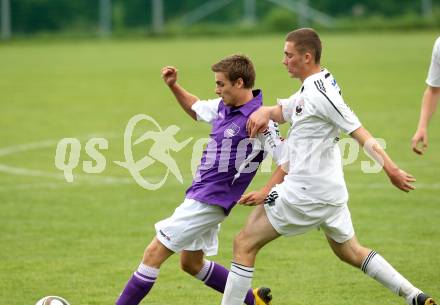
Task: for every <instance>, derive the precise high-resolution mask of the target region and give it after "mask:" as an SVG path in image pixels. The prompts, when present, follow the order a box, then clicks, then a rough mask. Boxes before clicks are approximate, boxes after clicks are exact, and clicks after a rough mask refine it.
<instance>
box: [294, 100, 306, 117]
mask: <svg viewBox="0 0 440 305" xmlns="http://www.w3.org/2000/svg"><path fill="white" fill-rule="evenodd" d="M303 109H304V100H299V101H298V103H297V105H296V108H295V114H296V116H299V115H301V114H302V112H303Z"/></svg>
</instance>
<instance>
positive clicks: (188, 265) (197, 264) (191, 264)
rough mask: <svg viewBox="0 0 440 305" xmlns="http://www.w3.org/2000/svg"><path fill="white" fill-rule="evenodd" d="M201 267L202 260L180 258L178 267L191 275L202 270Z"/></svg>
mask: <svg viewBox="0 0 440 305" xmlns="http://www.w3.org/2000/svg"><path fill="white" fill-rule="evenodd" d="M202 267H203V260H202V261H195V260H189V259H180V268H181V269H182V270H183V271H185V272H186V273H188V274H190V275H192V276H195V275H196V274H197V273H199V272H200V270H202Z"/></svg>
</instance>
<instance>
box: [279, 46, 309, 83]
mask: <svg viewBox="0 0 440 305" xmlns="http://www.w3.org/2000/svg"><path fill="white" fill-rule="evenodd" d="M305 60H306V56H305V54H301V53H299V52H298V51H297V50H296V48H295V43H294V42H292V41H286V42H285V44H284V58H283V64H284V65H285V66H286V68H287V71H288V72H289V74H290V76H292V77H293V78H302V75H303V74H304V70H305Z"/></svg>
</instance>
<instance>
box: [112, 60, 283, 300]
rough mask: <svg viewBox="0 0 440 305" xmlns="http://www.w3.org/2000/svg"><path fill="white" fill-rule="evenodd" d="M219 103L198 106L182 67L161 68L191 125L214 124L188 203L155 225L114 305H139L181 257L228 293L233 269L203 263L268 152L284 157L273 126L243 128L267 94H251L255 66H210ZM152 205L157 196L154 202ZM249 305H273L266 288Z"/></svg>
mask: <svg viewBox="0 0 440 305" xmlns="http://www.w3.org/2000/svg"><path fill="white" fill-rule="evenodd" d="M211 70H212V71H213V72H214V74H215V84H216V87H215V88H216V89H215V92H216V94H217V95H218V96H220V97H219V98H217V99H213V100H207V101H201V100H199V98H198V97H196V96H194V95H193V94H191V93H189V92H188V91H186V90H185V89H184V88H183V87H181V86H180V85H179V84H178V83H177V69H176V68H174V67H164V68H163V69H162V77H163V79H164V81H165V83H166V84H167V85H168V87H169V88H170V90H171V92H172V93H173V94H174V96H175V97H176V100H177V101H178V103H179V104H180V106H182V108H183V110H184V111H185V112H186V113H187V114H188V115H189V116H191V118H193V119H194V120H198V121H202V122H206V123H209V124H210V125H212V129H211V132H210V134H209V136H210V140H209V142H208V144H207V146H206V148H205V150H204V152H203V155H202V158H201V161H200V165H199V167H198V170H197V173H196V177H195V178H194V180H193V183H192V185H191V186H190V187H189V188H188V190H187V191H186V194H185V200H184V202H183V203H182V204H181V205H179V206H178V207H177V208H176V210H175V211H174V213H173V214H172V215H171V217H169V218H167V219H164V220H162V221H159V222H158V223H156V225H155V228H156V237H154V238H153V240H152V241H151V242H150V244H149V245H148V247H147V248H146V249H145V252H144V256H143V259H142V262H141V263H140V265H139V267H138V268H137V270H136V271H135V272H134V273H133V275H132V276H131V278H130V279H129V281H128V283H127V284H126V286H125V288H124V290H123V291H122V293H121V295H120V296H119V298H118V300H117V301H116V304H117V305H138V304H139V303H140V302H141V300H142V299H143V298H144V297H145V296H146V295H147V294H148V293H149V292H150V290H151V289H152V287H153V285H154V283H155V281H156V279H157V276H158V274H159V269H160V267H161V265H162V264H163V263H164V262H165V261H166V260H167V259H168V258H169V257H170V256H171V255H173V254H174V253H180V263H181V267H182V269H183V270H184V271H186V272H187V273H189V274H191V275H192V276H194V277H195V278H197V279H199V280H200V281H202V282H203V283H204V284H205V285H206V286H208V287H211V288H213V289H215V290H216V291H218V292H221V293H223V291H224V288H225V285H226V279H227V277H228V273H229V271H228V270H227V269H226V268H225V267H223V266H222V265H220V264H217V263H215V262H212V261H209V260H206V259H205V256H212V255H215V254H217V249H218V238H217V234H218V232H219V228H220V223H221V222H222V221H223V220H224V219H225V218H226V216H227V215H228V214H229V213H230V211H231V209H232V208H233V207H234V205H235V204H236V203H237V201H238V200H239V199H240V197H241V196H242V195H243V193H244V191H245V190H246V188H247V187H248V185H249V184H250V182H251V180H252V179H253V177H254V176H255V173H256V170H257V169H258V166H259V164H260V163H261V162H262V160H263V159H264V156H265V152H266V153H268V152H269V153H272V155H273V157H274V160H275V161H276V160H278V159H280V158H279V157H278V156H279V155H280V150H281V148H282V145H281V144H282V142H281V139H280V138H279V136H278V132H277V127H276V125H275V124H274V123H273V122H271V123H270V126H269V127H268V128H267V129H265V131H264V132H263V133H260V134H259V135H258V140H257V141H251V140H250V139H249V135H248V133H247V131H246V123H247V120H248V118H249V116H250V115H251V114H252V113H253V112H254V111H255V110H257V109H258V108H260V107H261V106H262V98H263V93H262V92H261V90H253V89H252V88H253V86H254V81H255V71H254V66H253V64H252V61H251V60H250V59H249V58H247V57H246V56H243V55H232V56H229V57H226V58H224V59H222V60H220V61H219V62H218V63H216V64H214V65H212V67H211ZM152 200H154V199H152ZM245 294H246V296H245V299H244V300H245V301H244V302H245V303H246V304H247V305H266V304H269V302H270V299H271V295H270V289H269V288H264V287H261V288H256V289H254V290H252V289H249V290H248V291H247V293H245Z"/></svg>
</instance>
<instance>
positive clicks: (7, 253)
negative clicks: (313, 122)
mask: <svg viewBox="0 0 440 305" xmlns="http://www.w3.org/2000/svg"><path fill="white" fill-rule="evenodd" d="M435 37H436V33H431V32H429V33H420V32H418V33H405V34H403V33H402V34H396V33H393V34H384V33H379V34H356V35H353V34H338V35H336V34H331V35H330V34H325V35H323V36H322V39H323V42H324V53H323V65H324V66H325V67H327V68H328V69H329V70H330V71H332V72H333V74H334V75H335V77H336V78H337V80H338V83H339V85H340V86H341V87H342V90H343V94H344V97H345V100H346V102H347V103H348V104H349V105H350V106H351V108H352V109H353V110H354V111H355V112H356V113H357V115H358V116H359V117H360V119H361V121H362V122H363V124H364V126H366V127H367V128H368V129H369V130H370V131H371V132H372V133H373V134H374V135H375V136H376V137H380V138H384V139H386V143H387V147H386V149H387V151H388V152H389V154H390V155H391V156H392V157H393V159H394V160H395V161H396V162H397V163H398V164H399V165H400V166H401V167H403V168H404V169H406V170H407V171H409V172H411V173H413V174H414V175H415V176H416V177H417V179H418V181H417V183H416V185H417V186H418V189H417V190H416V191H414V192H412V193H410V194H406V193H403V192H400V191H398V190H397V189H395V188H393V187H392V186H391V184H389V183H388V181H387V178H386V176H385V175H384V174H383V173H379V174H363V173H362V172H361V170H360V162H359V161H362V160H367V159H368V158H366V157H365V156H364V155H362V154H361V155H360V158H359V161H358V162H356V163H354V164H352V165H349V166H347V167H346V168H345V173H346V180H347V184H348V187H349V191H350V208H351V212H352V216H353V221H354V224H355V228H356V232H357V235H358V236H359V239H360V241H361V242H362V243H364V244H365V245H366V246H369V247H371V248H374V249H375V250H376V251H378V252H380V253H381V254H382V255H383V256H384V257H385V258H387V259H388V260H389V261H390V262H391V263H392V264H393V265H394V266H395V267H396V268H397V269H398V270H399V271H401V273H403V274H404V275H406V276H407V278H408V279H409V280H411V281H413V282H414V283H415V284H416V285H417V286H419V287H420V288H422V289H424V290H426V291H427V292H429V293H431V294H433V295H435V296H437V298H440V256H439V253H440V250H439V249H440V227H439V225H438V220H439V219H440V208H439V204H440V199H439V192H440V181H439V168H440V158H439V151H440V123H439V120H438V118H436V117H435V118H434V120H433V122H432V124H431V126H430V147H429V150H428V152H427V154H426V155H424V156H423V157H420V156H417V155H415V154H414V153H412V152H411V151H410V148H409V142H410V139H411V137H412V135H413V133H414V131H415V127H416V124H417V120H418V115H419V108H420V99H421V95H422V92H423V90H424V86H425V85H424V79H425V77H426V72H427V67H428V62H429V59H430V54H431V49H432V44H433V42H434V39H435ZM282 47H283V37H282V36H265V37H259V38H256V37H252V38H246V37H243V38H224V39H222V38H217V39H209V40H208V39H201V38H200V39H178V40H171V39H169V40H168V39H164V40H145V41H121V42H111V41H93V42H92V41H91V42H71V43H68V42H59V43H55V42H51V43H49V44H47V43H43V42H39V41H34V42H15V43H12V44H8V45H5V44H3V45H0V139H1V143H0V249H1V251H0V304H1V305H6V304H7V305H32V304H34V303H35V302H36V300H37V299H39V298H40V297H42V296H45V295H61V296H63V297H65V298H66V299H67V300H69V301H70V303H71V304H72V305H101V304H113V302H114V300H115V298H116V297H117V296H118V294H119V293H120V291H121V289H122V288H123V286H124V285H125V282H126V280H127V279H128V278H129V276H130V275H131V273H132V272H133V270H134V268H135V267H136V266H137V265H138V263H139V261H140V259H141V255H142V253H143V249H144V247H145V245H146V244H147V243H148V242H149V241H150V240H151V239H152V238H153V236H154V227H153V224H154V223H155V222H156V221H158V220H160V219H162V218H164V217H167V216H169V215H170V214H171V213H172V211H173V210H174V208H175V207H176V206H177V205H178V204H179V203H180V202H181V201H182V200H183V197H184V192H185V190H186V188H187V187H188V185H189V184H190V182H191V172H190V166H189V162H188V160H189V159H190V158H191V153H192V149H191V147H192V146H191V145H189V146H187V147H186V148H185V149H184V150H182V151H180V152H178V153H173V154H172V156H173V157H174V158H175V160H176V161H177V163H178V164H179V167H180V170H181V172H182V173H183V176H184V183H183V184H180V183H179V182H178V181H177V180H176V179H175V178H174V177H173V176H170V177H169V178H168V180H167V182H166V183H165V185H164V186H163V187H162V188H160V189H159V190H157V191H148V190H144V189H142V188H141V187H139V186H138V185H137V184H136V183H135V182H134V180H133V179H132V178H131V176H130V175H129V173H128V172H127V171H126V170H124V169H123V168H121V167H119V166H117V165H116V164H114V163H113V161H120V160H123V159H124V154H123V133H124V129H125V126H126V124H127V122H128V120H129V119H130V118H131V117H132V116H133V115H135V114H138V113H145V114H148V115H150V116H152V117H153V118H155V119H156V121H157V122H158V123H159V124H160V125H161V126H162V127H166V126H169V125H172V124H175V125H178V126H179V127H180V128H181V131H180V132H179V133H178V135H177V136H176V138H177V139H178V140H179V141H183V140H185V139H186V138H188V137H195V138H200V137H204V136H206V135H207V133H208V132H209V126H208V125H203V124H197V123H195V122H193V121H191V120H190V119H189V118H188V117H187V116H185V114H184V113H183V111H181V109H180V108H179V107H178V106H177V104H176V102H175V101H174V98H173V97H172V95H171V94H170V93H169V92H168V89H167V88H166V87H165V86H164V85H163V83H162V80H161V79H160V68H161V67H162V66H163V65H168V64H173V65H176V66H177V67H178V68H179V69H180V72H179V76H180V78H181V82H180V83H181V84H182V85H183V86H185V87H186V88H187V89H188V90H189V91H191V92H193V93H194V94H196V95H198V96H200V97H202V98H210V97H215V95H214V78H213V75H212V73H211V71H210V65H211V64H212V63H214V62H216V61H217V60H218V59H220V58H221V57H224V56H226V55H229V54H232V53H245V54H247V55H249V56H250V57H251V58H252V59H253V60H254V62H255V65H256V70H257V87H260V88H263V89H264V97H265V104H267V105H270V104H273V103H274V102H275V99H276V97H287V96H289V95H290V94H291V93H293V92H294V91H296V90H297V88H298V87H299V83H298V81H296V80H292V79H290V78H289V77H288V75H287V72H286V71H285V69H284V68H283V66H282V65H281V60H282ZM96 136H101V137H105V138H107V139H108V140H109V149H108V150H106V151H103V154H104V156H105V157H106V160H107V166H106V169H105V170H104V172H102V173H100V174H87V173H84V172H83V170H82V166H81V163H80V165H79V166H78V167H77V168H76V169H75V170H74V177H75V180H74V182H73V183H67V182H66V181H65V180H64V178H63V175H62V172H61V171H59V170H58V169H56V168H55V166H54V156H55V148H56V144H57V142H58V141H59V140H60V139H62V138H65V137H76V138H78V139H79V140H80V141H81V144H82V147H83V149H82V151H81V153H82V154H81V161H84V160H90V158H89V157H88V156H87V155H86V154H85V152H84V146H85V143H86V142H87V140H88V139H89V138H91V137H96ZM138 153H140V152H139V151H138ZM144 155H145V151H144ZM163 171H164V168H163V167H161V166H156V165H154V166H152V167H151V168H148V169H146V170H145V171H144V172H143V174H144V175H145V176H148V177H152V178H155V177H156V178H157V177H158V176H160V175H162V174H163ZM108 177H113V179H109V178H108ZM268 177H269V174H267V173H266V174H260V175H259V176H258V177H257V178H256V179H255V180H254V182H253V184H252V188H257V187H259V186H261V185H262V184H263V183H264V182H265V181H266V180H267V179H268ZM250 211H251V208H246V207H236V208H235V210H234V211H233V213H232V215H231V217H230V218H228V219H227V220H226V222H225V223H224V225H223V227H222V232H221V235H220V249H219V254H218V256H216V257H215V260H216V261H218V262H220V263H223V264H224V265H226V266H229V263H230V259H231V257H232V247H231V245H232V239H233V237H234V234H235V233H236V232H237V231H238V230H239V229H240V227H241V226H242V225H243V223H244V220H245V219H246V215H248V214H249V212H250ZM262 284H265V285H269V286H271V287H273V294H274V302H273V303H274V305H300V304H301V305H314V304H320V305H352V304H354V303H355V304H360V305H369V304H370V305H373V304H374V305H385V304H387V305H390V304H396V305H397V304H404V302H403V300H402V299H400V298H398V297H396V296H394V295H393V294H391V293H390V292H389V291H388V290H386V289H384V288H382V287H381V286H379V285H378V284H377V283H376V282H374V281H373V280H371V279H370V278H368V277H367V276H365V275H363V274H362V273H361V272H360V271H359V270H355V269H354V268H351V267H349V266H348V265H345V264H343V263H342V262H340V261H339V260H338V259H337V258H336V257H335V256H334V255H333V254H332V253H331V250H330V248H329V247H328V246H327V244H326V241H325V238H324V236H323V234H322V233H321V232H318V231H312V232H310V233H308V234H306V235H303V236H299V237H295V238H280V239H278V240H277V241H275V242H273V243H271V244H270V245H269V246H267V247H266V248H265V249H263V250H262V252H261V253H260V255H259V257H258V261H257V265H256V273H255V278H254V285H255V286H257V285H262ZM220 300H221V295H220V294H218V293H216V292H214V291H212V290H210V289H208V288H205V287H204V286H203V285H202V284H201V283H200V282H199V281H197V280H195V279H192V278H191V277H190V276H189V275H187V274H185V273H183V272H182V271H179V263H178V259H177V256H176V257H172V258H171V259H170V260H169V261H168V262H166V263H165V265H164V266H163V268H162V269H161V274H160V276H159V279H158V281H157V283H156V285H155V287H154V289H153V290H152V292H151V294H150V295H149V296H148V297H147V299H146V300H145V301H144V302H143V304H152V305H159V304H160V305H166V304H172V305H184V304H185V305H188V304H192V305H202V304H203V305H206V304H220Z"/></svg>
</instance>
